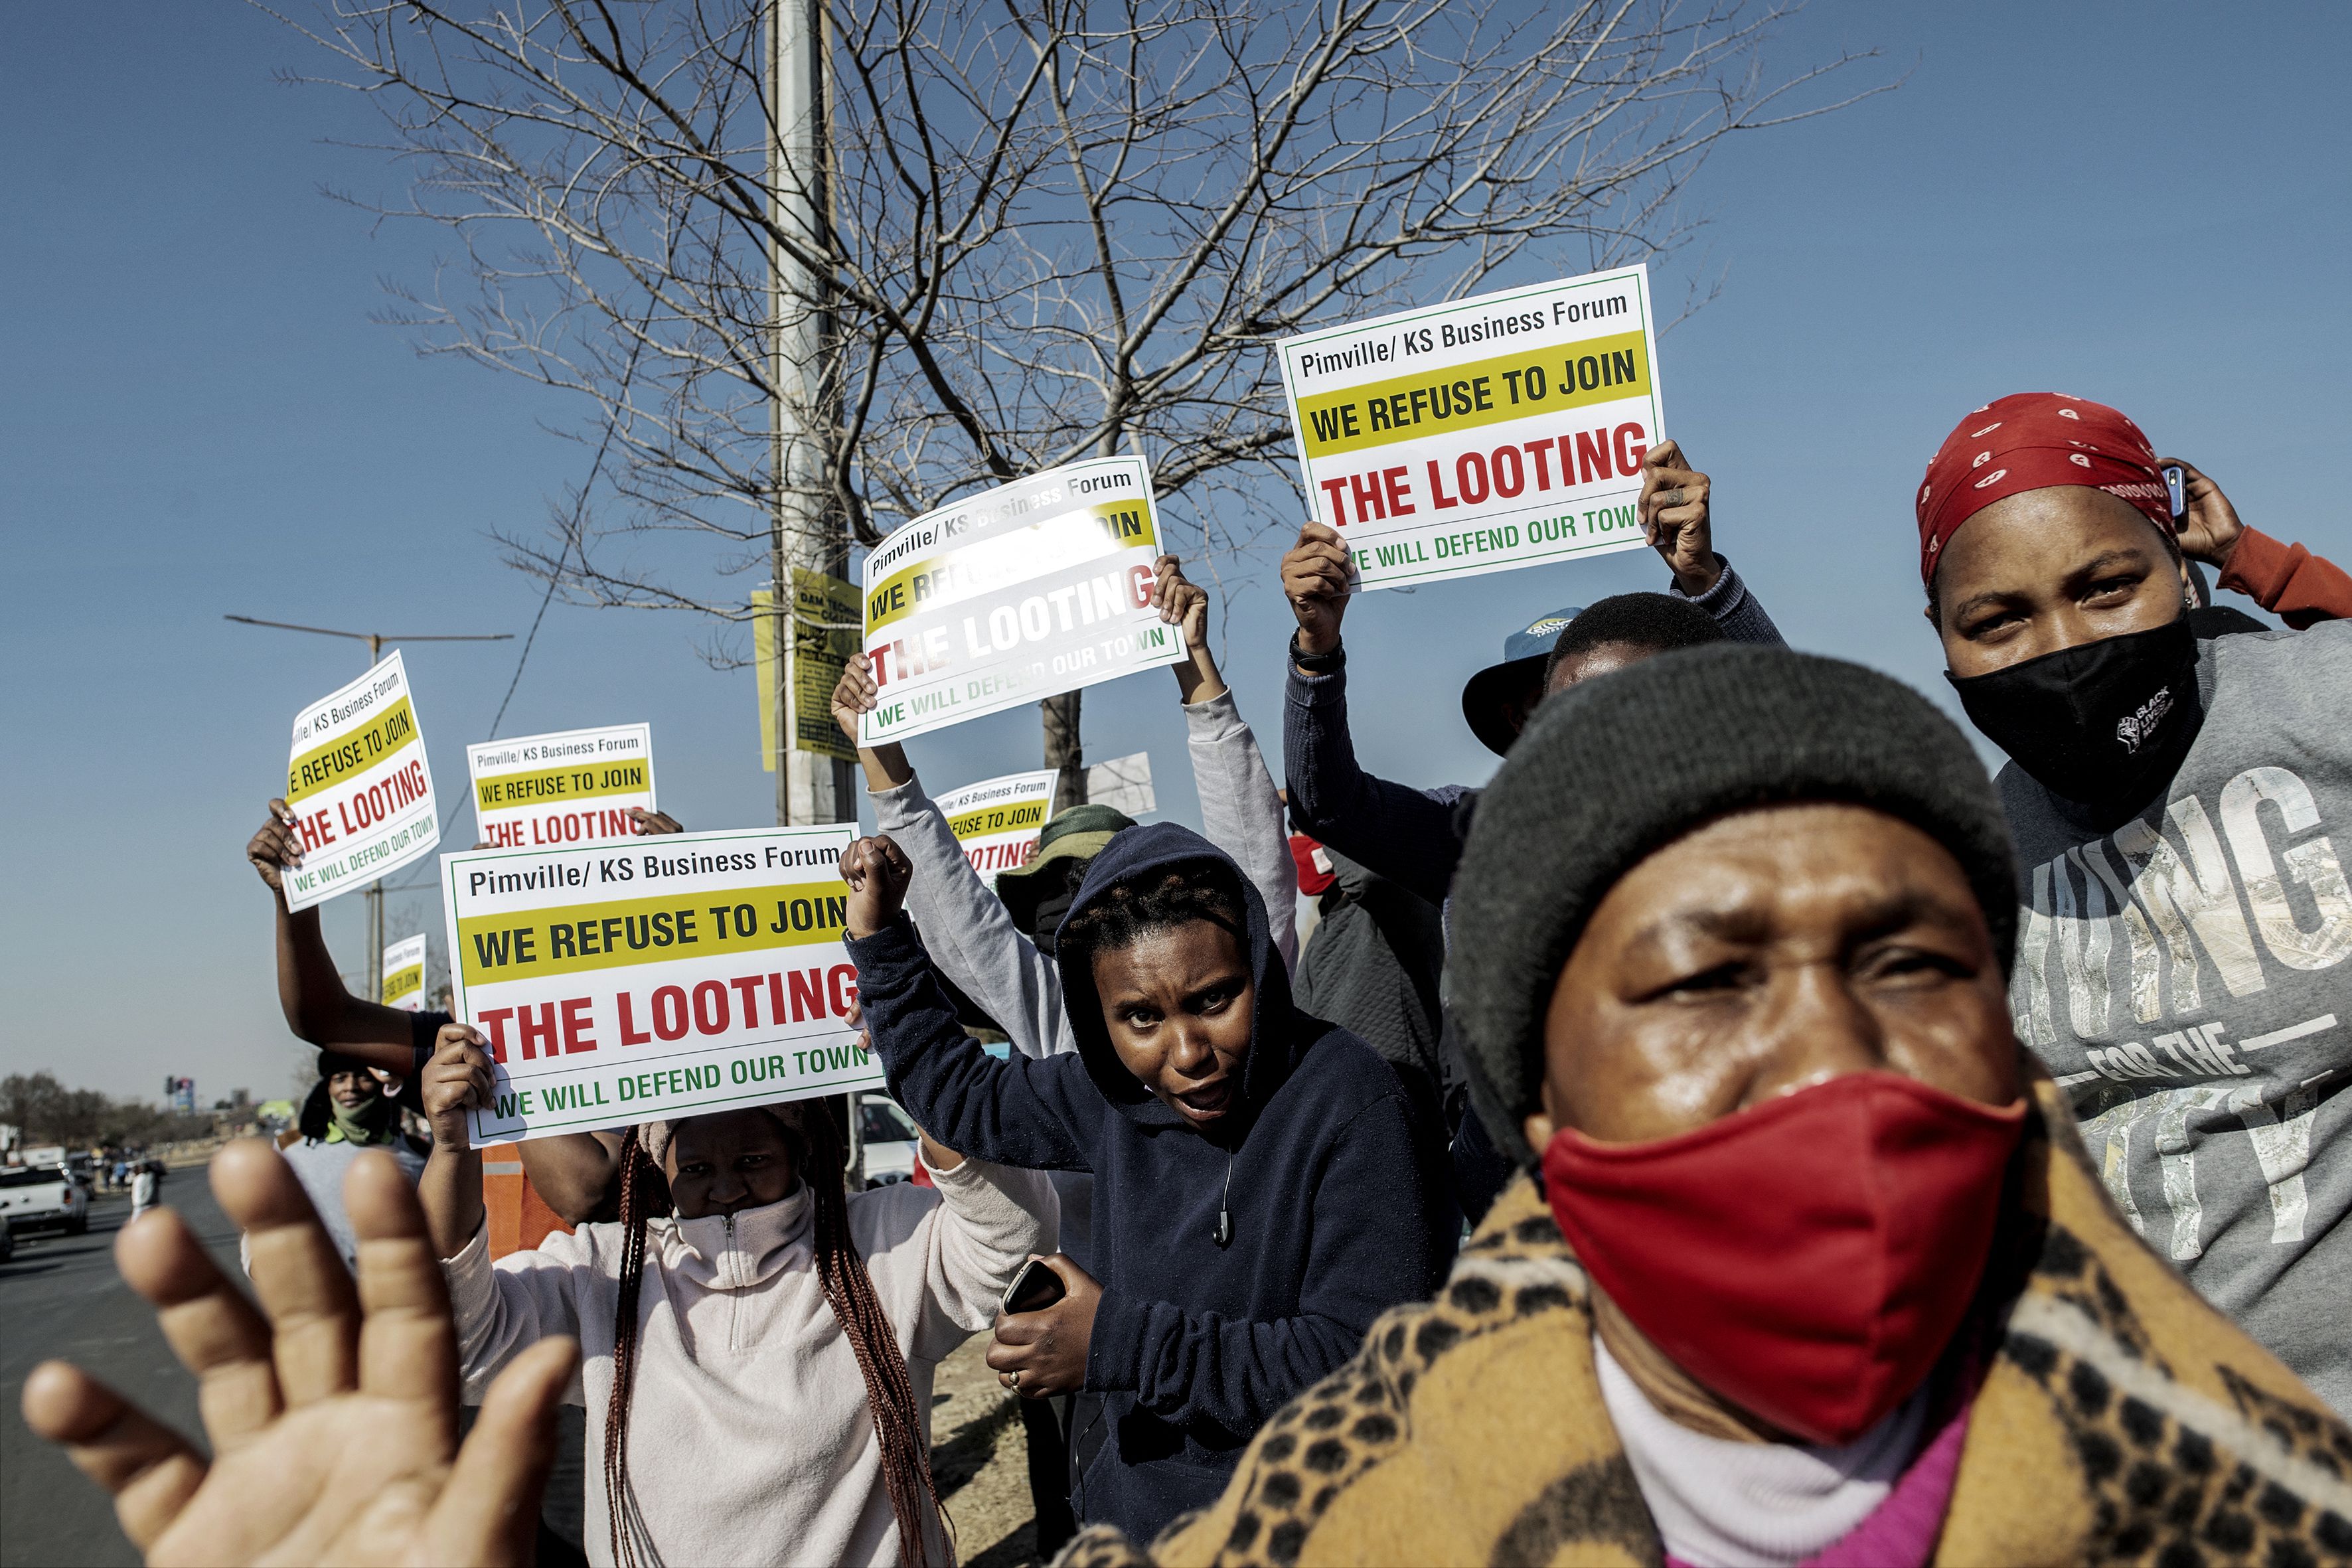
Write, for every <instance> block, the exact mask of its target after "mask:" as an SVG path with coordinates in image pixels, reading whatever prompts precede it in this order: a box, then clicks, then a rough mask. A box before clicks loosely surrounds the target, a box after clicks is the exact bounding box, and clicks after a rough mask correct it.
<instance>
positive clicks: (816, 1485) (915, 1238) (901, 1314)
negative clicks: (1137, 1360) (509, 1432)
mask: <svg viewBox="0 0 2352 1568" xmlns="http://www.w3.org/2000/svg"><path fill="white" fill-rule="evenodd" d="M933 1179H934V1180H935V1181H936V1182H937V1183H938V1186H937V1187H936V1188H925V1187H918V1186H914V1185H911V1184H899V1185H897V1186H889V1187H881V1188H877V1189H876V1190H874V1191H871V1192H866V1193H860V1194H856V1195H854V1196H852V1197H851V1198H850V1200H849V1231H850V1235H851V1237H853V1238H854V1239H855V1240H856V1244H857V1249H858V1251H859V1253H860V1254H861V1255H862V1256H863V1257H864V1258H865V1259H866V1270H867V1272H868V1273H869V1274H871V1275H872V1276H873V1279H874V1293H875V1295H876V1296H877V1298H878V1299H879V1300H880V1301H881V1303H882V1309H883V1310H884V1311H885V1312H886V1313H887V1314H888V1316H889V1319H890V1322H891V1324H892V1326H893V1327H894V1328H895V1329H896V1330H897V1331H898V1349H899V1351H900V1352H901V1353H903V1354H904V1355H905V1356H906V1358H907V1373H908V1381H909V1382H910V1383H912V1384H914V1390H915V1407H916V1408H917V1409H918V1410H919V1411H921V1412H922V1415H923V1430H924V1436H925V1440H926V1441H928V1440H929V1433H930V1408H931V1374H932V1370H933V1368H934V1367H935V1366H936V1365H937V1364H938V1363H939V1361H940V1357H942V1356H944V1355H946V1354H947V1353H948V1352H950V1351H951V1350H953V1349H954V1348H955V1347H956V1346H957V1345H959V1344H961V1342H963V1341H964V1340H965V1339H966V1338H967V1337H969V1336H970V1335H971V1334H973V1333H975V1332H978V1331H981V1330H982V1329H985V1328H987V1327H989V1326H990V1325H991V1324H992V1323H993V1322H994V1321H995V1318H996V1307H997V1300H998V1298H999V1297H1001V1296H1002V1295H1003V1292H1004V1288H1005V1287H1006V1286H1007V1285H1009V1284H1011V1283H1012V1280H1013V1275H1014V1274H1015V1273H1016V1272H1017V1271H1018V1270H1019V1268H1020V1267H1021V1265H1022V1262H1023V1260H1024V1259H1025V1258H1027V1257H1028V1256H1029V1255H1030V1254H1031V1253H1033V1252H1043V1253H1050V1252H1052V1251H1053V1250H1054V1247H1055V1202H1054V1193H1053V1189H1052V1188H1051V1187H1050V1186H1048V1185H1047V1184H1046V1183H1045V1178H1044V1177H1043V1176H1041V1175H1039V1174H1038V1173H1035V1172H1033V1171H1015V1170H1010V1169H1008V1168H1006V1167H1004V1166H1002V1165H991V1164H986V1163H982V1162H981V1161H978V1160H966V1161H965V1162H964V1163H962V1164H961V1165H959V1166H958V1167H956V1168H955V1169H954V1170H952V1171H940V1172H935V1173H933ZM811 1230H812V1216H811V1214H810V1207H809V1194H808V1189H807V1188H806V1187H805V1186H803V1187H802V1188H801V1189H800V1190H799V1191H798V1192H796V1193H794V1194H793V1195H792V1196H791V1197H789V1198H786V1199H784V1200H783V1201H782V1203H775V1204H770V1205H766V1206H764V1207H761V1208H755V1209H745V1210H742V1211H740V1212H739V1213H737V1214H734V1215H712V1216H710V1217H709V1218H704V1219H692V1220H673V1219H658V1220H655V1221H653V1222H652V1223H651V1224H650V1225H649V1226H648V1227H647V1232H646V1271H645V1283H644V1287H643V1290H642V1293H641V1294H640V1296H639V1299H638V1308H637V1311H638V1321H639V1328H638V1339H637V1344H638V1352H639V1359H638V1362H637V1372H636V1375H635V1378H633V1379H632V1380H631V1382H632V1385H633V1393H632V1396H631V1399H632V1403H631V1405H630V1414H629V1449H628V1461H629V1482H630V1491H631V1493H632V1495H633V1496H634V1499H635V1511H636V1514H637V1516H638V1518H639V1519H641V1520H642V1521H643V1522H644V1524H645V1527H646V1531H647V1533H648V1534H649V1535H650V1537H651V1539H652V1542H653V1545H654V1549H655V1552H656V1554H657V1557H656V1561H659V1562H662V1563H670V1564H674V1565H683V1564H687V1563H698V1564H699V1563H713V1564H731V1563H849V1564H857V1563H871V1564H876V1565H877V1568H890V1565H895V1564H896V1563H897V1562H898V1521H897V1520H896V1518H895V1517H894V1516H893V1515H892V1514H891V1511H890V1499H889V1494H888V1493H887V1491H886V1490H885V1489H884V1488H883V1484H882V1452H881V1447H880V1444H879V1443H878V1441H877V1439H876V1437H875V1436H874V1419H873V1415H872V1414H871V1412H870V1411H869V1410H868V1409H867V1406H866V1382H865V1379H864V1377H863V1376H862V1375H861V1374H860V1373H859V1372H858V1369H857V1357H856V1352H853V1351H852V1350H851V1349H850V1347H849V1342H848V1341H847V1340H846V1339H845V1338H844V1337H843V1335H842V1332H841V1327H840V1325H839V1323H838V1322H837V1321H835V1318H834V1315H833V1309H832V1307H831V1306H829V1305H828V1304H827V1303H826V1301H825V1299H824V1289H823V1287H822V1286H821V1285H820V1284H819V1283H818V1281H817V1278H816V1271H815V1268H814V1259H813V1254H812V1251H811ZM622 1242H623V1237H622V1235H621V1227H620V1226H617V1225H587V1226H581V1227H580V1229H579V1230H577V1231H576V1232H574V1233H572V1234H571V1235H568V1236H567V1235H563V1234H561V1233H558V1234H556V1235H553V1236H551V1237H548V1238H547V1240H546V1242H545V1243H544V1244H543V1245H542V1246H541V1247H540V1248H539V1249H538V1250H537V1251H533V1252H518V1253H513V1254H510V1255H509V1256H508V1257H506V1258H500V1259H499V1260H498V1262H496V1263H495V1264H493V1263H492V1262H491V1261H490V1260H489V1254H488V1248H487V1247H486V1245H485V1240H484V1237H482V1236H481V1235H480V1234H477V1235H476V1236H475V1237H474V1239H473V1240H472V1241H471V1242H469V1243H468V1244H467V1247H466V1249H465V1250H464V1251H463V1252H460V1253H459V1254H458V1255H457V1257H455V1258H447V1259H445V1260H444V1261H443V1263H442V1269H443V1271H444V1273H445V1274H446V1276H447V1278H448V1281H449V1295H450V1298H451V1300H452V1302H453V1304H454V1305H455V1307H456V1310H457V1331H458V1340H459V1350H460V1353H461V1355H462V1356H463V1361H464V1369H465V1379H466V1389H467V1401H468V1402H469V1403H471V1402H475V1401H478V1400H479V1399H480V1397H481V1395H482V1394H483V1392H484V1391H485V1390H486V1389H487V1388H488V1385H489V1382H490V1380H491V1379H492V1378H493V1377H494V1376H495V1375H496V1374H497V1373H498V1371H499V1368H501V1367H503V1366H504V1365H505V1364H506V1363H507V1362H508V1361H509V1360H510V1359H511V1358H512V1357H513V1356H514V1355H516V1354H517V1353H518V1352H520V1351H522V1350H524V1349H526V1348H528V1347H529V1346H530V1345H531V1344H533V1343H535V1342H538V1341H539V1340H541V1339H543V1338H545V1337H546V1336H548V1335H550V1334H574V1335H577V1336H578V1337H579V1340H580V1349H581V1354H582V1358H583V1360H582V1366H581V1370H580V1373H579V1375H578V1376H577V1377H576V1378H575V1379H574V1380H573V1383H572V1389H571V1390H570V1392H569V1393H568V1394H566V1396H565V1397H566V1399H567V1400H568V1401H570V1402H575V1403H580V1404H584V1405H586V1406H587V1414H588V1450H587V1451H588V1486H587V1494H588V1495H587V1510H586V1519H585V1525H586V1532H587V1540H586V1545H587V1550H588V1560H589V1561H590V1562H591V1563H604V1564H609V1563H612V1561H613V1554H612V1531H611V1526H610V1523H609V1522H608V1521H609V1520H610V1517H611V1514H610V1510H609V1508H608V1500H607V1498H606V1496H605V1490H604V1474H603V1466H604V1460H603V1456H604V1425H605V1422H604V1416H605V1412H606V1410H607V1408H608V1407H609V1403H610V1401H611V1398H612V1392H613V1340H614V1309H615V1308H616V1306H617V1305H618V1302H619V1299H620V1274H621V1247H622ZM930 1534H931V1537H932V1539H930V1540H929V1541H928V1542H926V1550H925V1552H924V1556H925V1558H926V1559H927V1560H928V1561H931V1562H938V1563H944V1562H945V1561H947V1543H946V1542H945V1541H944V1539H942V1538H940V1535H939V1533H938V1531H937V1529H936V1526H934V1527H933V1529H932V1531H930Z"/></svg>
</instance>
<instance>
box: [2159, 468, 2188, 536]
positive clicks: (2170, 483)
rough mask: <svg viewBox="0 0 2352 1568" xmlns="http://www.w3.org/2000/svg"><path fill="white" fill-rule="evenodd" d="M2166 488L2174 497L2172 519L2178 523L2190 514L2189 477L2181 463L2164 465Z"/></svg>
mask: <svg viewBox="0 0 2352 1568" xmlns="http://www.w3.org/2000/svg"><path fill="white" fill-rule="evenodd" d="M2164 488H2165V490H2166V491H2167V492H2168V494H2169V495H2170V496H2171V498H2172V521H2174V522H2175V523H2178V522H2179V521H2180V520H2181V519H2182V518H2184V517H2187V516H2188V515H2189V479H2188V476H2186V475H2185V474H2183V473H2182V472H2181V471H2180V465H2179V464H2178V463H2167V464H2165V465H2164Z"/></svg>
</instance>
